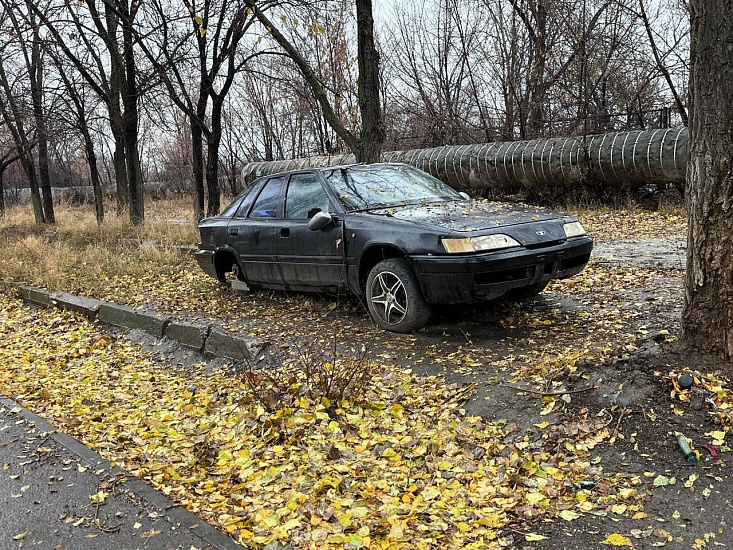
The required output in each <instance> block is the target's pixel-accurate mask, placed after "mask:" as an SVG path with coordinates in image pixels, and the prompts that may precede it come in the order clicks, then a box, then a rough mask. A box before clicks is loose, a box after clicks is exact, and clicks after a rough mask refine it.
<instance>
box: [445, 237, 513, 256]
mask: <svg viewBox="0 0 733 550" xmlns="http://www.w3.org/2000/svg"><path fill="white" fill-rule="evenodd" d="M440 242H441V243H442V244H443V248H444V249H445V251H446V252H447V253H448V254H462V253H466V252H485V251H488V250H501V249H502V248H511V247H512V246H521V245H520V244H519V243H518V242H517V241H515V240H514V239H512V238H511V237H510V236H509V235H503V234H501V233H498V234H495V235H483V236H481V237H465V238H463V239H440Z"/></svg>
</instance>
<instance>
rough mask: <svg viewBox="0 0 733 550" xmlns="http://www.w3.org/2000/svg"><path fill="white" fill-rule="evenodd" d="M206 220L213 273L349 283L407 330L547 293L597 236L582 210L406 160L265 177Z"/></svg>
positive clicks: (319, 286) (204, 249)
mask: <svg viewBox="0 0 733 550" xmlns="http://www.w3.org/2000/svg"><path fill="white" fill-rule="evenodd" d="M199 231H200V233H201V243H200V244H199V246H198V250H197V251H196V259H197V261H198V263H199V265H200V266H201V268H202V269H203V270H204V271H205V272H206V273H208V274H209V275H211V276H212V277H216V278H217V279H219V280H220V281H222V282H225V281H226V280H227V276H229V277H232V278H234V277H236V278H238V279H239V280H241V281H245V282H246V283H247V285H248V286H249V287H250V288H252V289H257V288H269V289H278V290H291V291H310V292H313V291H315V292H329V293H335V292H339V291H343V290H346V291H348V292H351V293H353V294H355V295H357V296H364V297H365V298H366V304H367V307H368V308H369V312H370V314H371V316H372V318H373V319H374V322H375V323H376V324H377V325H379V326H380V327H382V328H384V329H386V330H391V331H395V332H409V331H412V330H416V329H419V328H421V327H422V326H423V325H425V323H426V322H427V321H428V318H429V316H430V312H431V305H432V304H459V303H463V304H468V303H473V302H477V301H482V300H492V299H495V298H499V297H501V296H504V295H506V294H509V293H511V295H513V296H517V297H524V296H531V295H535V294H539V293H540V292H542V290H543V289H544V288H545V287H546V286H547V284H548V283H549V282H550V281H551V280H552V279H561V278H565V277H570V276H572V275H575V274H577V273H579V272H580V271H581V270H582V269H583V268H584V267H585V265H586V264H587V263H588V259H589V258H590V253H591V249H592V247H593V241H592V240H591V238H590V237H588V235H586V232H585V230H584V229H583V226H582V225H581V224H580V222H579V221H578V220H577V219H576V218H573V217H571V216H567V215H563V214H557V213H554V212H550V211H548V210H544V209H539V208H532V207H527V206H518V205H513V204H510V203H499V202H487V201H474V200H470V199H469V197H468V195H466V194H464V193H458V192H456V191H455V190H454V189H452V188H451V187H449V186H447V185H445V184H444V183H442V182H441V181H439V180H437V179H436V178H434V177H432V176H431V175H429V174H427V173H425V172H423V171H421V170H418V169H417V168H413V167H412V166H408V165H404V164H371V165H351V166H336V167H328V168H313V169H308V170H298V171H292V172H286V173H281V174H276V175H271V176H265V177H261V178H259V179H257V180H255V181H254V182H253V183H252V184H251V185H250V186H249V187H248V188H247V189H245V190H244V191H243V192H242V193H241V194H240V195H239V196H238V197H237V198H236V199H235V200H234V202H232V203H231V204H230V205H229V206H228V207H227V208H226V209H225V210H224V212H222V214H221V215H219V216H217V217H214V218H208V219H205V220H203V221H202V222H201V223H200V224H199Z"/></svg>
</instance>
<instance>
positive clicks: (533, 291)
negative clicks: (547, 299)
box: [512, 281, 550, 300]
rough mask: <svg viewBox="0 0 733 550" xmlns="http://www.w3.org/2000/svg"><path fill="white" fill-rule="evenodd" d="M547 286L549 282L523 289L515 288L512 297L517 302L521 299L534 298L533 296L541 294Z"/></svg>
mask: <svg viewBox="0 0 733 550" xmlns="http://www.w3.org/2000/svg"><path fill="white" fill-rule="evenodd" d="M549 284H550V281H546V282H544V283H536V284H533V285H529V286H525V287H523V288H517V289H516V290H513V291H512V296H513V297H514V298H516V299H518V300H521V299H523V298H534V297H535V296H539V295H540V294H542V291H543V290H545V289H546V288H547V285H549Z"/></svg>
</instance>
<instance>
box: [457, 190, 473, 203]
mask: <svg viewBox="0 0 733 550" xmlns="http://www.w3.org/2000/svg"><path fill="white" fill-rule="evenodd" d="M458 194H459V195H460V196H461V198H464V199H466V200H467V201H470V200H471V195H469V194H468V193H465V192H463V191H461V192H460V193H458Z"/></svg>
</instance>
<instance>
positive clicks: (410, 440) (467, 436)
mask: <svg viewBox="0 0 733 550" xmlns="http://www.w3.org/2000/svg"><path fill="white" fill-rule="evenodd" d="M0 337H1V338H2V339H3V342H4V343H3V346H2V347H1V348H0V361H1V362H2V363H1V364H2V365H3V368H2V369H1V370H0V383H1V384H2V386H3V388H5V391H6V392H8V393H10V394H11V395H13V396H14V397H15V398H16V399H18V400H20V401H21V402H23V403H24V404H26V405H27V406H28V407H30V408H31V409H32V410H34V411H36V412H39V413H41V414H43V415H44V416H45V417H47V418H48V419H49V420H50V421H51V422H53V423H55V424H57V425H60V426H64V427H65V430H66V431H68V432H69V433H71V434H72V435H74V436H75V437H78V438H79V439H81V440H82V441H83V442H84V443H85V444H87V445H89V446H90V447H91V448H93V449H95V450H97V451H98V452H100V454H102V455H103V456H105V457H106V458H108V459H110V460H111V461H113V462H114V463H116V464H118V465H120V466H121V467H123V468H125V469H126V470H128V471H129V472H130V473H132V474H134V475H136V476H138V477H141V478H143V479H145V480H146V481H148V482H149V483H151V484H152V485H153V486H154V487H155V488H157V489H158V490H160V491H162V492H163V493H164V494H166V495H168V496H169V497H170V498H172V499H173V500H174V501H175V502H177V503H180V504H182V505H185V506H186V507H187V508H188V509H189V510H191V511H193V512H194V513H196V514H198V515H199V516H201V517H202V518H203V519H205V520H206V521H208V522H210V523H211V524H213V525H215V526H217V527H218V528H220V529H221V530H223V531H224V532H226V533H229V534H230V535H232V536H233V537H234V538H235V539H236V540H238V541H240V542H241V543H242V544H244V545H251V546H263V545H266V544H268V543H270V542H273V541H280V542H283V543H284V542H290V543H291V544H293V545H294V546H296V547H304V548H305V547H322V546H330V547H334V548H338V547H344V548H358V547H362V546H364V547H374V548H408V547H413V548H428V547H435V546H439V547H445V548H472V547H477V548H478V547H491V546H506V545H510V544H511V540H510V539H508V538H507V537H506V535H505V532H506V529H507V528H512V527H513V526H517V525H519V524H526V523H527V522H529V524H532V523H534V522H537V521H541V520H543V519H551V518H553V517H557V518H560V519H561V520H563V521H572V520H574V519H575V518H576V517H578V515H579V513H580V512H589V511H593V510H597V511H599V512H601V513H607V511H610V510H611V507H612V506H614V505H618V504H620V503H625V502H626V501H628V503H627V504H626V506H627V508H628V509H630V510H632V509H633V510H638V509H640V507H639V506H638V505H637V504H635V503H634V499H631V498H630V497H629V493H623V492H621V489H623V488H624V487H625V486H626V485H633V484H634V483H637V481H635V480H634V479H633V478H630V477H628V476H624V475H622V474H612V473H608V474H606V473H604V472H603V470H602V468H601V467H600V465H598V464H595V463H594V462H596V461H595V460H594V458H593V456H592V449H593V448H594V447H595V446H596V445H597V444H598V443H599V442H600V441H602V440H604V439H607V437H608V432H607V431H600V432H591V431H588V432H580V433H578V434H577V435H576V436H575V437H574V438H573V441H572V443H566V444H565V446H564V447H563V448H559V449H547V448H546V447H545V442H544V441H542V440H539V441H533V440H531V439H530V438H529V437H528V436H524V437H522V438H519V439H518V440H514V439H513V438H512V437H510V433H511V427H510V426H507V425H506V424H505V423H503V422H487V421H484V420H482V419H481V418H479V417H475V416H469V415H467V414H465V411H463V410H462V409H461V407H460V406H461V404H462V402H463V401H464V400H465V395H464V394H465V392H463V391H462V389H461V388H458V387H456V386H451V385H447V384H446V383H445V381H444V379H443V378H442V377H439V376H432V377H418V376H416V375H414V374H411V373H409V372H407V371H404V370H400V369H396V368H392V367H389V366H381V367H380V369H379V372H378V374H377V375H376V376H374V378H372V380H371V381H370V383H369V384H368V385H367V386H366V387H365V392H364V393H363V395H354V396H346V397H344V398H343V399H342V400H341V401H340V402H339V403H335V404H331V403H328V402H326V400H323V401H321V402H318V401H314V400H310V399H309V398H308V397H307V396H306V395H299V396H298V397H297V399H294V400H293V401H292V402H291V403H289V404H288V406H287V407H284V408H278V409H272V410H267V409H265V408H264V407H263V406H262V404H261V402H260V400H258V398H257V396H256V395H253V394H252V388H251V386H249V385H248V384H246V383H245V382H244V381H243V380H241V379H237V378H232V377H231V376H229V375H227V374H226V373H225V372H213V373H212V372H204V371H203V369H204V368H205V366H204V365H203V364H202V365H200V366H199V367H198V368H197V369H198V370H197V369H193V370H185V371H184V370H180V369H173V368H171V366H170V365H169V364H166V363H165V362H163V361H161V360H160V359H158V358H156V357H155V356H154V355H153V354H149V353H147V352H145V351H144V350H142V349H141V348H139V347H138V346H137V345H136V344H133V343H132V342H130V341H128V340H125V339H123V338H119V337H118V336H116V335H115V334H113V333H110V332H107V331H105V330H103V329H102V328H101V327H100V326H98V325H95V324H94V323H90V322H88V321H87V320H86V319H84V318H80V317H77V316H75V315H73V314H72V313H69V312H64V311H57V310H35V309H31V308H29V307H27V306H25V305H24V304H22V302H20V301H18V300H17V299H14V298H11V297H9V296H7V295H3V297H2V303H1V307H0ZM589 477H592V478H596V479H597V480H598V484H597V485H596V486H595V487H594V488H593V489H592V490H589V489H583V488H578V487H580V486H579V485H578V484H579V483H580V482H582V481H584V480H587V479H589ZM91 498H92V500H93V501H95V502H101V501H103V495H101V494H98V495H93V496H92V497H91ZM95 499H96V500H95Z"/></svg>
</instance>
